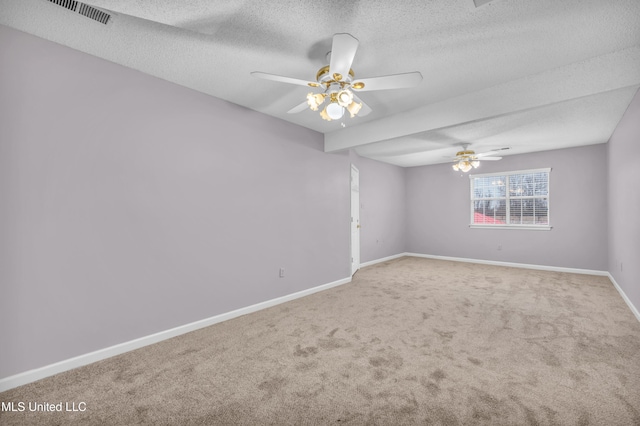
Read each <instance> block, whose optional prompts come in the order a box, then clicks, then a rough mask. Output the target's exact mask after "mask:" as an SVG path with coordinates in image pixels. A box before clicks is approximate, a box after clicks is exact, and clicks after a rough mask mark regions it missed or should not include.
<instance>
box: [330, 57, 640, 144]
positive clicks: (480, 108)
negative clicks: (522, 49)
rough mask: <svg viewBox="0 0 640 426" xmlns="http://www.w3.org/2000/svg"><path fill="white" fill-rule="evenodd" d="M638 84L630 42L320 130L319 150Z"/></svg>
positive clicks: (639, 69)
mask: <svg viewBox="0 0 640 426" xmlns="http://www.w3.org/2000/svg"><path fill="white" fill-rule="evenodd" d="M558 81H562V82H564V85H563V86H562V87H561V89H560V90H558V86H557V84H551V83H556V82H558ZM424 84H428V82H425V83H424ZM638 84H640V45H635V46H633V47H630V48H627V49H624V50H620V51H617V52H612V53H609V54H605V55H601V56H596V57H594V58H590V59H587V60H585V61H580V62H575V63H572V64H569V65H566V66H563V67H559V68H554V69H551V70H548V71H544V72H542V73H539V74H535V75H531V76H527V77H523V78H520V79H517V80H513V81H510V82H507V83H504V84H500V85H497V86H493V87H489V88H487V89H483V90H480V91H477V92H473V93H467V94H465V95H462V96H458V97H455V98H450V99H447V100H444V101H441V102H436V103H433V104H428V105H425V106H422V107H420V108H416V109H413V110H410V111H405V112H402V113H398V114H395V115H392V116H390V117H386V118H383V119H380V120H376V121H372V122H368V123H364V124H361V125H358V126H352V127H347V128H344V129H339V130H336V131H333V132H329V133H326V134H325V135H324V147H325V152H335V151H341V150H345V149H350V148H355V147H358V146H362V145H366V144H370V143H374V142H379V141H383V140H387V139H393V138H398V137H402V136H406V135H411V134H414V133H419V132H425V131H429V130H435V129H440V128H443V127H450V126H453V125H456V124H460V123H468V122H473V121H477V120H483V119H487V118H491V117H496V116H501V115H505V114H511V113H514V112H517V111H524V110H528V109H531V108H538V107H541V106H544V105H551V104H555V103H558V102H563V101H567V100H570V99H576V98H581V97H584V96H590V95H594V94H597V93H602V92H608V91H611V90H615V89H620V88H624V87H629V86H635V85H638ZM532 89H533V90H532Z"/></svg>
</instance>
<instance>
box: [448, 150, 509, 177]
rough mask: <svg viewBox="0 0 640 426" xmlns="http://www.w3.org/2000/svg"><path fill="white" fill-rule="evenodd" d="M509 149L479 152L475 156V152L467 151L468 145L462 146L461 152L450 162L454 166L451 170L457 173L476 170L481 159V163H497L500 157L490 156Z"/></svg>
mask: <svg viewBox="0 0 640 426" xmlns="http://www.w3.org/2000/svg"><path fill="white" fill-rule="evenodd" d="M507 149H509V148H508V147H506V148H499V149H494V150H491V151H486V152H481V153H478V154H476V153H475V151H473V150H471V149H469V145H468V144H467V145H463V146H462V151H458V152H457V153H456V156H455V157H454V158H453V159H452V161H453V162H454V164H453V165H452V166H451V167H453V170H455V171H456V172H457V171H459V170H460V171H462V172H465V173H467V172H468V171H469V170H471V169H472V168H474V169H475V168H477V167H478V166H479V165H480V160H481V159H482V161H498V160H502V157H493V156H491V154H493V153H496V152H498V151H504V150H507Z"/></svg>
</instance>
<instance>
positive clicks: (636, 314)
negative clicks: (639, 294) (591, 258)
mask: <svg viewBox="0 0 640 426" xmlns="http://www.w3.org/2000/svg"><path fill="white" fill-rule="evenodd" d="M607 276H608V277H609V279H610V280H611V282H612V283H613V286H614V287H615V288H616V290H618V293H620V296H622V300H624V302H625V303H626V304H627V306H628V307H629V309H631V312H633V315H635V316H636V319H637V320H638V321H640V312H638V308H636V307H635V306H634V305H633V303H631V300H630V299H629V298H628V297H627V295H626V293H625V292H624V291H623V290H622V288H621V287H620V286H619V285H618V283H617V282H616V280H615V278H613V275H611V274H610V273H608V272H607Z"/></svg>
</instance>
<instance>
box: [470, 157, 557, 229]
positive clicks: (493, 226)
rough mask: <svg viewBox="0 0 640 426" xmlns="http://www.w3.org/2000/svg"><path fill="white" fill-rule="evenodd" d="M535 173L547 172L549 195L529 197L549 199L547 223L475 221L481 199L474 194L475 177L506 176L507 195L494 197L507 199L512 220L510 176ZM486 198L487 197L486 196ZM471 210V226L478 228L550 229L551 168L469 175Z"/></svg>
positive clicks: (507, 206)
mask: <svg viewBox="0 0 640 426" xmlns="http://www.w3.org/2000/svg"><path fill="white" fill-rule="evenodd" d="M534 173H547V195H546V196H537V197H536V196H535V195H534V196H530V197H527V198H532V199H535V198H546V200H547V224H546V225H535V224H532V225H523V224H521V223H518V224H510V223H505V224H499V225H493V224H486V223H485V224H478V223H473V220H474V213H475V201H476V200H479V199H480V198H475V197H474V196H473V192H474V185H473V182H474V181H473V179H475V178H486V177H491V176H504V177H505V178H506V182H505V185H506V187H507V190H506V191H505V196H504V197H494V199H497V200H505V207H506V218H507V220H508V221H510V220H511V211H510V210H511V197H510V196H509V183H510V182H509V177H510V176H513V175H525V174H534ZM485 199H486V198H485ZM514 199H523V197H517V198H514ZM469 201H470V203H469V211H470V216H469V221H470V224H469V228H478V229H526V230H534V231H550V230H551V228H552V226H551V168H550V167H549V168H542V169H529V170H514V171H510V172H496V173H482V174H473V175H469Z"/></svg>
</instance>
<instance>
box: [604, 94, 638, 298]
mask: <svg viewBox="0 0 640 426" xmlns="http://www.w3.org/2000/svg"><path fill="white" fill-rule="evenodd" d="M608 149H609V151H608V154H609V155H608V159H609V179H608V183H609V202H608V203H607V205H608V211H609V265H608V266H609V267H608V270H609V272H610V273H611V275H613V278H614V279H615V280H616V282H617V283H618V285H619V286H620V287H621V288H622V290H623V291H624V292H625V294H626V295H627V297H628V298H629V299H630V300H631V302H632V303H633V305H634V306H635V307H636V309H638V310H640V186H639V185H640V167H638V164H637V159H638V156H637V155H636V153H637V151H638V149H640V92H638V93H636V95H635V97H634V98H633V100H632V101H631V105H629V108H628V109H627V112H626V113H625V115H624V117H623V118H622V120H621V121H620V123H619V124H618V126H617V127H616V130H615V132H614V133H613V135H612V136H611V139H610V140H609V143H608ZM621 262H622V268H621V267H620V263H621Z"/></svg>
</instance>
